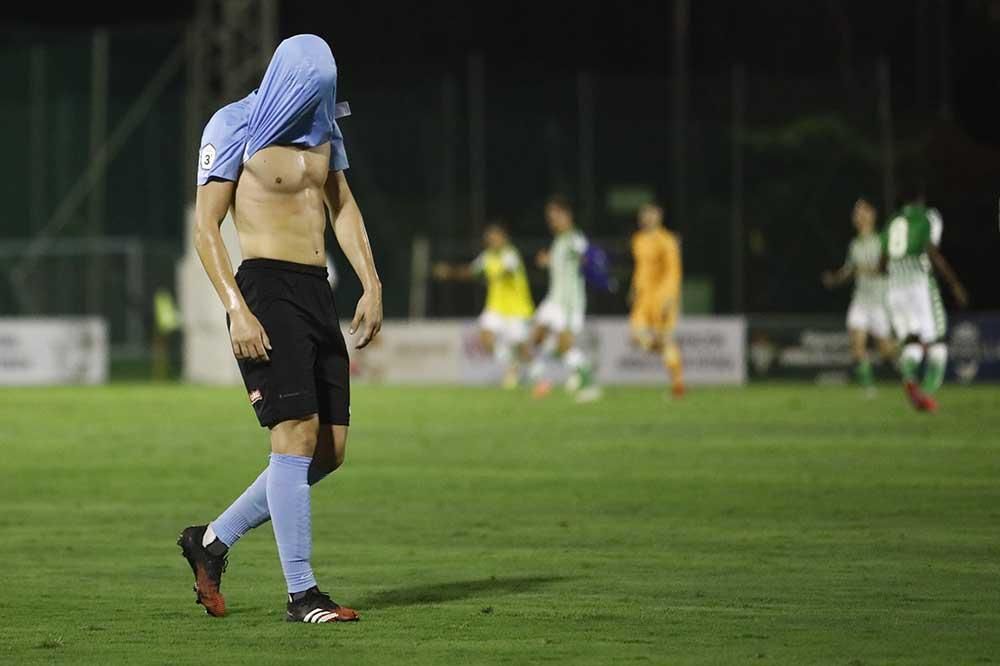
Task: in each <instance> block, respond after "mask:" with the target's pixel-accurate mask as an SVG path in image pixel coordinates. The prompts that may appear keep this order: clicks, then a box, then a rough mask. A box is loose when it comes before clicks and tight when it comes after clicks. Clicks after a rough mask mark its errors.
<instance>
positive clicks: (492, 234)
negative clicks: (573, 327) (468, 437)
mask: <svg viewBox="0 0 1000 666" xmlns="http://www.w3.org/2000/svg"><path fill="white" fill-rule="evenodd" d="M483 244H484V245H485V249H484V250H483V251H482V252H481V253H480V254H479V256H478V257H476V258H475V259H474V260H473V261H472V263H471V264H467V265H459V266H453V265H451V264H447V263H443V262H442V263H439V264H437V265H436V266H435V267H434V277H436V278H437V279H439V280H470V279H473V278H484V279H485V280H486V306H485V307H484V308H483V312H482V314H480V315H479V339H480V342H481V344H482V345H483V348H484V349H485V350H486V351H487V353H489V354H493V356H494V357H495V358H496V360H497V361H498V362H499V363H501V364H502V365H503V366H504V368H505V374H504V379H503V386H504V388H509V389H512V388H515V387H516V386H517V384H518V382H519V380H520V374H521V369H520V368H521V366H520V364H521V362H522V361H526V360H527V359H528V358H529V357H528V354H529V353H530V351H529V349H528V345H527V341H528V328H529V321H530V320H531V315H532V314H533V313H534V310H535V304H534V302H533V301H532V300H531V289H530V288H529V287H528V276H527V274H526V273H525V271H524V262H522V261H521V254H520V253H519V252H518V251H517V248H516V247H514V244H513V243H511V242H510V236H508V234H507V231H506V229H504V227H503V225H501V224H498V223H494V224H490V225H489V226H487V227H486V231H485V232H484V233H483Z"/></svg>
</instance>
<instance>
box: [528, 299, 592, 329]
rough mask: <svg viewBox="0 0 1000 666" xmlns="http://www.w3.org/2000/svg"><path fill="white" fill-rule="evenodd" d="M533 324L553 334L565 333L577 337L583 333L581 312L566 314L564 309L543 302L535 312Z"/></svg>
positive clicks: (549, 302)
mask: <svg viewBox="0 0 1000 666" xmlns="http://www.w3.org/2000/svg"><path fill="white" fill-rule="evenodd" d="M535 324H537V325H538V326H544V327H545V328H547V329H549V330H550V331H552V332H553V333H562V332H564V331H565V332H569V333H572V334H573V335H579V334H580V332H581V331H583V312H582V311H577V312H567V311H566V308H564V307H562V306H560V305H558V304H556V303H553V302H552V301H549V300H545V301H542V302H541V304H540V305H539V306H538V310H537V311H536V312H535Z"/></svg>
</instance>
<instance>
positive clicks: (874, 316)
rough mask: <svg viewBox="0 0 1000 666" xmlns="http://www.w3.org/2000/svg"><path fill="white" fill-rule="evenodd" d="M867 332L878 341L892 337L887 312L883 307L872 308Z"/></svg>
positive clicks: (874, 306) (875, 306)
mask: <svg viewBox="0 0 1000 666" xmlns="http://www.w3.org/2000/svg"><path fill="white" fill-rule="evenodd" d="M868 332H869V333H871V335H872V337H874V338H876V339H878V340H886V339H889V338H891V337H892V326H891V325H890V323H889V310H888V308H886V307H885V306H884V305H881V304H880V305H873V306H872V309H871V312H870V313H869V317H868Z"/></svg>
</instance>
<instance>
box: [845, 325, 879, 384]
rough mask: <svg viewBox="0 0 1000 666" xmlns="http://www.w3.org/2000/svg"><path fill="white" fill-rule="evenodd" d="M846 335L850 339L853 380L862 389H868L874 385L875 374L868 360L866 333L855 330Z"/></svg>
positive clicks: (861, 330)
mask: <svg viewBox="0 0 1000 666" xmlns="http://www.w3.org/2000/svg"><path fill="white" fill-rule="evenodd" d="M848 333H849V335H850V338H851V357H852V358H853V359H854V378H855V379H856V380H857V382H858V384H860V385H861V387H862V388H864V389H870V388H872V387H873V386H874V384H875V373H874V371H873V370H872V362H871V359H870V358H868V332H867V331H866V330H864V329H859V328H855V329H851V330H850V331H848Z"/></svg>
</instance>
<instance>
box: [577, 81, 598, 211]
mask: <svg viewBox="0 0 1000 666" xmlns="http://www.w3.org/2000/svg"><path fill="white" fill-rule="evenodd" d="M576 98H577V111H578V114H579V120H578V125H579V132H580V136H579V150H580V174H579V178H580V180H579V186H578V187H579V188H580V194H579V197H578V199H577V200H578V202H579V214H580V222H581V223H582V224H583V226H584V228H590V229H593V223H594V214H595V212H596V210H595V208H596V206H595V202H596V199H597V192H596V188H597V183H596V181H597V179H596V177H595V175H594V162H595V160H596V156H595V153H596V148H595V146H594V124H595V116H596V114H595V113H594V77H593V76H592V75H591V74H590V73H589V72H579V73H578V74H577V77H576Z"/></svg>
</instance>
